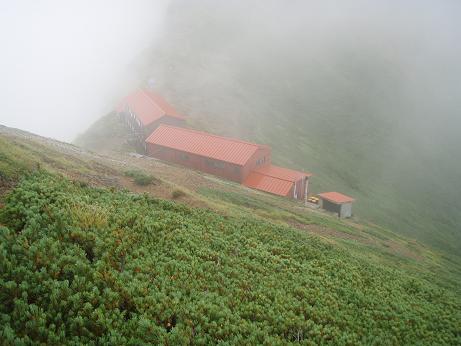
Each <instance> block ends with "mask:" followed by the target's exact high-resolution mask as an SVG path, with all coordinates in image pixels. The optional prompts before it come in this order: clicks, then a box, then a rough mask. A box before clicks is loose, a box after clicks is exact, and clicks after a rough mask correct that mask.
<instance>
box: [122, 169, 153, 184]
mask: <svg viewBox="0 0 461 346" xmlns="http://www.w3.org/2000/svg"><path fill="white" fill-rule="evenodd" d="M125 175H126V176H127V177H130V178H133V181H134V182H135V183H136V184H137V185H141V186H146V185H149V184H151V183H152V182H153V181H154V177H153V176H151V175H147V174H145V173H143V172H141V171H138V170H129V171H126V172H125Z"/></svg>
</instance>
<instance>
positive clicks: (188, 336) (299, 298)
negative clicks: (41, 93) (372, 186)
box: [0, 127, 461, 344]
mask: <svg viewBox="0 0 461 346" xmlns="http://www.w3.org/2000/svg"><path fill="white" fill-rule="evenodd" d="M0 144H1V145H0V157H1V160H0V163H1V166H0V173H1V175H0V176H1V179H0V186H1V189H0V229H1V230H0V238H1V241H0V247H1V250H0V261H1V263H4V265H3V266H1V268H0V286H1V289H0V299H1V301H2V304H1V307H0V320H1V326H2V329H1V330H0V336H1V339H2V340H4V341H5V342H6V343H7V344H8V343H10V344H13V343H15V342H16V343H26V344H28V343H39V342H42V343H49V344H75V343H90V344H91V343H111V344H146V343H154V344H159V343H163V344H189V343H191V342H193V343H196V344H209V343H215V342H219V341H224V340H225V341H227V342H228V343H229V344H242V343H245V342H247V343H249V344H254V343H264V342H265V343H268V344H287V343H292V342H298V341H299V342H302V343H304V344H318V343H320V342H324V343H333V344H358V343H362V344H369V343H377V344H381V343H387V344H402V343H407V344H408V343H428V344H430V343H437V344H456V343H459V341H460V340H459V337H460V335H461V334H460V330H459V325H460V321H461V316H460V314H459V311H461V310H460V308H461V306H460V301H461V299H460V297H461V292H459V287H457V283H459V277H460V273H459V265H456V264H451V263H449V262H447V261H446V259H444V257H443V254H442V253H440V252H437V251H434V250H431V249H430V248H427V247H425V246H422V245H421V244H419V243H418V242H416V241H413V240H411V239H406V238H403V237H400V236H397V235H396V234H394V233H392V232H390V231H388V230H386V229H383V228H381V227H378V226H376V225H371V224H366V223H360V222H359V221H358V220H348V221H344V220H338V219H337V218H335V217H332V216H331V215H329V214H327V213H322V212H318V211H316V210H309V209H306V208H305V207H303V206H302V204H298V203H296V202H295V201H290V200H286V199H283V198H277V197H274V196H270V195H267V194H263V193H259V192H256V191H252V190H249V189H246V188H244V187H242V186H240V185H238V184H234V183H229V182H226V181H221V180H219V179H216V178H213V177H208V176H204V175H202V174H199V173H196V172H193V171H190V170H187V169H183V168H180V167H177V166H171V165H167V164H164V163H161V162H159V161H157V160H153V159H149V158H137V157H130V156H128V155H125V156H124V155H119V156H117V155H114V156H111V157H108V156H101V155H97V154H94V153H91V152H88V151H85V150H83V149H80V148H78V147H76V146H73V145H69V144H66V143H62V142H57V141H53V140H49V139H46V138H42V137H38V136H35V135H32V134H29V133H24V132H21V131H18V130H13V129H8V128H4V127H0ZM133 172H138V173H136V174H134V173H133ZM140 172H145V173H144V174H146V173H149V174H150V175H152V176H154V177H155V179H153V180H149V181H150V184H149V185H146V186H144V185H137V184H135V183H134V182H133V181H131V179H132V178H131V176H133V175H135V176H143V174H141V173H140ZM127 175H128V176H127ZM175 191H181V192H182V194H181V196H180V197H178V196H177V194H175V193H174V192H175ZM155 196H160V197H162V198H169V199H172V200H173V199H174V200H175V201H174V202H173V201H166V200H164V199H158V198H157V197H155ZM186 204H187V205H188V206H186ZM190 205H198V206H201V207H202V208H191V207H189V206H190Z"/></svg>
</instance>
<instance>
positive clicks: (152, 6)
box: [0, 0, 461, 251]
mask: <svg viewBox="0 0 461 346" xmlns="http://www.w3.org/2000/svg"><path fill="white" fill-rule="evenodd" d="M460 42H461V2H460V1H458V0H389V1H382V0H351V1H342V0H325V1H311V0H303V1H302V0H292V1H285V0H239V1H216V0H194V1H191V0H170V1H166V0H165V1H131V2H130V1H121V0H119V1H97V2H90V1H66V2H62V1H61V2H59V1H29V2H21V1H10V2H5V1H4V2H2V3H1V4H0V43H1V47H2V48H3V49H2V54H1V56H0V62H1V65H0V73H1V76H2V82H3V83H1V84H0V101H1V104H2V112H1V113H0V123H2V124H6V125H8V126H14V127H19V128H22V129H26V130H29V131H32V132H35V133H38V134H41V135H45V136H51V137H55V138H58V139H63V140H67V141H71V140H73V139H74V138H75V136H76V135H77V134H79V133H81V132H82V131H84V130H85V128H87V127H88V126H89V125H90V124H91V123H92V122H93V121H95V120H97V119H98V118H99V117H101V116H102V115H104V114H106V113H107V112H109V111H110V110H111V109H112V108H113V106H114V105H115V104H116V102H117V101H118V99H119V98H120V97H122V96H123V95H124V94H126V93H128V92H130V90H131V89H132V88H134V87H135V86H136V85H138V84H139V83H140V82H142V81H145V80H146V79H147V78H153V79H154V80H155V83H156V86H157V89H158V91H160V93H162V94H163V95H164V96H166V98H167V99H168V100H169V101H171V102H172V103H173V105H175V106H176V108H178V110H179V111H181V112H182V113H184V114H187V115H189V116H190V121H189V124H190V125H192V126H196V127H199V128H200V129H202V130H208V131H213V132H216V133H219V134H225V135H232V136H237V137H242V138H245V139H248V140H252V141H257V142H260V143H266V144H269V145H271V146H272V148H273V157H274V160H275V163H277V164H281V165H286V166H288V167H292V168H297V169H306V170H308V171H312V172H313V173H314V174H315V177H314V180H313V184H312V186H313V189H314V190H316V191H315V192H318V191H321V190H323V191H325V190H338V191H341V192H344V193H348V194H351V195H352V196H354V197H356V198H357V203H356V206H355V210H356V211H357V214H359V215H361V216H364V217H370V218H372V219H373V220H376V221H378V222H383V223H385V224H387V225H390V226H391V227H392V229H394V230H396V231H402V232H403V233H405V234H410V235H420V234H423V233H424V234H425V236H424V237H423V238H424V239H426V240H427V239H428V240H430V242H432V243H437V242H439V243H440V244H442V243H443V244H442V246H447V244H448V245H449V246H451V247H452V249H453V251H456V249H457V246H458V244H461V229H460V224H461V212H460V210H461V202H460V201H461V199H460V198H459V194H460V193H461V184H460V183H459V178H460V177H461V151H460V150H459V148H460V144H461V143H460V142H461V117H460V109H461V44H460ZM423 238H421V239H423ZM442 238H445V239H442ZM441 239H442V240H441Z"/></svg>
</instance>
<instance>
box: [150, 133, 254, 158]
mask: <svg viewBox="0 0 461 346" xmlns="http://www.w3.org/2000/svg"><path fill="white" fill-rule="evenodd" d="M146 142H147V143H151V144H156V145H161V146H163V147H168V148H172V149H176V150H180V151H184V152H188V153H191V154H195V155H200V156H204V157H209V158H212V159H215V160H220V161H224V162H229V163H233V164H236V165H240V166H243V165H245V163H247V162H248V160H249V159H250V158H251V156H253V154H254V153H255V152H256V151H257V150H258V149H259V148H260V146H259V145H257V144H254V143H249V142H244V141H240V140H238V139H233V138H227V137H220V136H216V135H212V134H209V133H206V132H200V131H196V130H191V129H185V128H179V127H174V126H169V125H165V124H161V125H160V126H159V127H158V128H157V129H156V130H155V131H154V132H153V133H152V134H151V135H150V136H149V138H147V139H146Z"/></svg>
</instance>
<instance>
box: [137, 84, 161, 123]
mask: <svg viewBox="0 0 461 346" xmlns="http://www.w3.org/2000/svg"><path fill="white" fill-rule="evenodd" d="M139 90H140V91H141V93H142V94H143V95H144V96H146V97H147V98H148V100H149V102H150V103H151V104H153V105H154V107H156V108H157V109H159V110H160V111H161V112H163V115H162V117H164V116H165V115H168V114H167V113H166V112H165V110H164V109H162V108H161V107H160V106H159V105H158V104H157V103H155V102H154V100H152V98H151V97H150V96H149V94H148V93H147V92H146V91H145V90H144V89H142V88H139Z"/></svg>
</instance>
